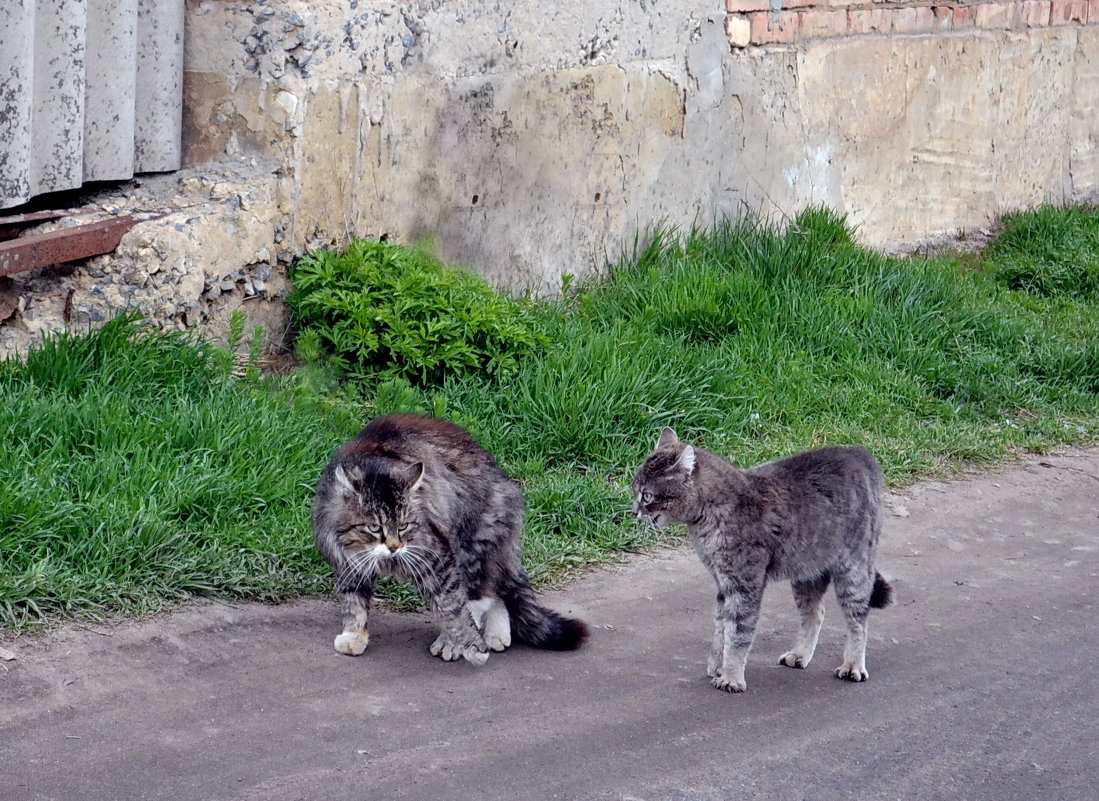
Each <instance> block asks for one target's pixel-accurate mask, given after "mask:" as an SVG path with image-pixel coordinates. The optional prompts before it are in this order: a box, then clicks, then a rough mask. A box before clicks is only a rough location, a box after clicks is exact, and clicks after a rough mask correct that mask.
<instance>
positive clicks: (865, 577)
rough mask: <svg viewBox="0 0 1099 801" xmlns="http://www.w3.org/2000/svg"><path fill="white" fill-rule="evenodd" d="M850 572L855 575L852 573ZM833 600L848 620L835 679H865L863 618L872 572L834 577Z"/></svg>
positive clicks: (864, 621) (861, 571)
mask: <svg viewBox="0 0 1099 801" xmlns="http://www.w3.org/2000/svg"><path fill="white" fill-rule="evenodd" d="M852 573H853V574H854V575H852ZM835 584H836V600H838V601H839V605H840V608H841V609H842V610H843V615H844V619H845V621H846V622H847V642H846V644H845V645H844V648H843V664H842V665H840V666H839V667H838V668H836V678H839V679H844V680H846V681H866V680H867V679H868V678H870V674H869V673H868V672H867V670H866V619H867V617H868V616H869V613H870V594H871V592H872V591H873V588H874V572H873V571H870V572H869V574H867V573H866V572H865V571H864V570H856V571H850V572H848V573H845V574H840V575H836V576H835Z"/></svg>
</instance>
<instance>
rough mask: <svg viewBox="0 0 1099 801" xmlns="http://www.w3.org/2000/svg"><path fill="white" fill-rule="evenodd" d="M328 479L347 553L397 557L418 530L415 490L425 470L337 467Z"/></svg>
mask: <svg viewBox="0 0 1099 801" xmlns="http://www.w3.org/2000/svg"><path fill="white" fill-rule="evenodd" d="M373 461H374V460H372V462H373ZM387 461H388V460H387ZM331 475H332V481H333V483H332V490H333V493H334V495H335V498H336V499H337V503H338V504H339V506H340V507H341V510H340V511H341V514H340V515H339V517H340V521H339V526H338V531H339V533H338V535H337V540H338V541H339V544H340V547H341V548H343V550H344V551H346V552H347V553H349V554H356V553H359V552H364V553H367V554H369V555H370V557H371V560H372V561H385V560H389V559H399V558H400V557H401V555H402V552H403V551H404V550H405V549H406V548H407V547H410V546H412V545H413V544H414V543H415V541H416V539H417V535H418V533H419V530H420V526H419V523H418V521H419V506H420V504H419V495H418V492H417V490H418V489H419V488H420V486H421V484H422V483H423V479H424V466H423V465H422V464H419V463H417V464H414V465H411V466H408V465H404V464H400V463H396V462H390V463H388V464H386V465H379V464H377V463H371V462H366V463H363V464H354V463H349V464H338V465H337V466H336V468H335V470H333V472H332V474H331Z"/></svg>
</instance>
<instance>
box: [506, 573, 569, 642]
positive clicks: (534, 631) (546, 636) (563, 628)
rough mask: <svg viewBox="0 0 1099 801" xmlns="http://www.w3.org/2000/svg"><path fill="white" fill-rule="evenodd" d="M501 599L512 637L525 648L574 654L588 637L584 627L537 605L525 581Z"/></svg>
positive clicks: (510, 588) (514, 586) (518, 583)
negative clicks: (508, 618)
mask: <svg viewBox="0 0 1099 801" xmlns="http://www.w3.org/2000/svg"><path fill="white" fill-rule="evenodd" d="M522 578H523V579H525V578H526V576H523V577H522ZM501 595H502V599H503V601H504V605H505V606H506V607H507V610H508V616H509V617H510V618H511V632H512V634H513V635H514V636H515V638H516V639H518V640H521V641H522V642H525V643H526V644H527V645H531V646H533V647H535V648H545V649H547V650H550V651H575V650H576V649H577V648H579V647H580V646H581V645H583V644H584V640H586V639H587V637H588V626H587V624H586V623H584V622H583V621H582V620H576V619H575V618H571V617H565V616H564V615H560V614H558V613H557V612H554V611H553V610H552V609H546V607H544V606H542V605H541V604H539V603H538V600H537V598H536V596H535V594H534V590H533V589H531V586H530V584H529V583H528V582H527V581H520V582H517V583H516V584H514V585H513V586H511V587H509V588H508V591H507V592H505V593H502V594H501Z"/></svg>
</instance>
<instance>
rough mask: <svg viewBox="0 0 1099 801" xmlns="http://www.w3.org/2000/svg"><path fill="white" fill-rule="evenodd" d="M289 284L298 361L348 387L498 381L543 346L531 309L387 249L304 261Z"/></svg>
mask: <svg viewBox="0 0 1099 801" xmlns="http://www.w3.org/2000/svg"><path fill="white" fill-rule="evenodd" d="M291 279H292V280H293V282H294V287H295V288H294V292H293V293H292V294H291V295H290V298H289V301H288V302H289V305H290V308H291V310H292V312H293V313H294V316H295V320H296V323H297V325H298V328H299V332H300V333H299V339H304V342H303V343H302V344H303V345H304V347H302V346H301V345H299V348H298V352H299V355H305V356H307V357H308V356H309V355H316V354H317V353H318V351H323V352H324V353H325V355H326V358H327V359H328V360H329V361H330V362H331V363H332V364H334V365H335V366H336V367H337V368H338V369H339V370H340V371H341V372H342V373H343V374H344V375H345V376H347V377H348V378H352V379H359V380H377V379H389V378H404V379H407V380H409V381H412V382H415V383H418V384H421V385H422V384H438V383H440V382H442V381H443V380H444V379H445V378H446V377H447V376H449V375H460V374H463V373H470V372H482V373H487V374H497V373H501V372H507V371H510V370H511V369H513V368H514V367H515V366H516V365H517V364H518V361H519V359H520V358H521V357H522V356H524V355H526V354H527V353H530V352H531V351H532V350H534V349H536V348H540V347H543V346H545V345H546V343H547V341H548V340H547V338H546V336H545V334H544V333H543V332H542V331H541V330H540V328H539V326H538V324H537V320H536V318H535V316H534V314H533V313H532V310H531V309H530V308H529V307H528V306H526V305H524V304H523V303H520V302H518V301H515V300H512V299H510V298H507V297H505V296H503V295H500V294H498V293H497V292H494V291H493V290H492V288H491V287H489V286H488V284H487V283H485V281H484V280H483V279H481V278H480V277H478V276H477V275H474V274H473V273H470V272H466V271H464V270H458V269H454V268H451V267H447V266H446V265H443V264H441V263H439V262H438V261H436V260H435V259H433V258H431V257H430V256H428V255H427V254H425V253H423V252H421V251H418V250H412V249H408V248H403V247H400V246H397V245H391V244H388V243H385V242H378V241H370V240H363V239H359V240H356V241H354V242H352V243H351V245H350V246H349V247H348V248H347V250H346V251H344V252H343V253H334V252H332V251H317V252H315V253H311V254H309V255H307V256H305V257H304V258H302V259H301V260H300V261H298V262H297V264H295V265H294V267H293V269H292V270H291Z"/></svg>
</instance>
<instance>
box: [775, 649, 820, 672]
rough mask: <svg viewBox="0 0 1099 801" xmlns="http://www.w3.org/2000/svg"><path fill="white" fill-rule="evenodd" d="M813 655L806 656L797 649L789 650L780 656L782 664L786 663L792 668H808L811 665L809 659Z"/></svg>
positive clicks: (779, 659)
mask: <svg viewBox="0 0 1099 801" xmlns="http://www.w3.org/2000/svg"><path fill="white" fill-rule="evenodd" d="M810 659H812V657H806V656H805V655H804V654H799V653H798V652H797V651H787V652H786V653H784V654H783V655H782V656H780V657H779V658H778V663H779V664H780V665H785V666H786V667H791V668H802V669H804V668H807V667H809V660H810Z"/></svg>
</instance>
